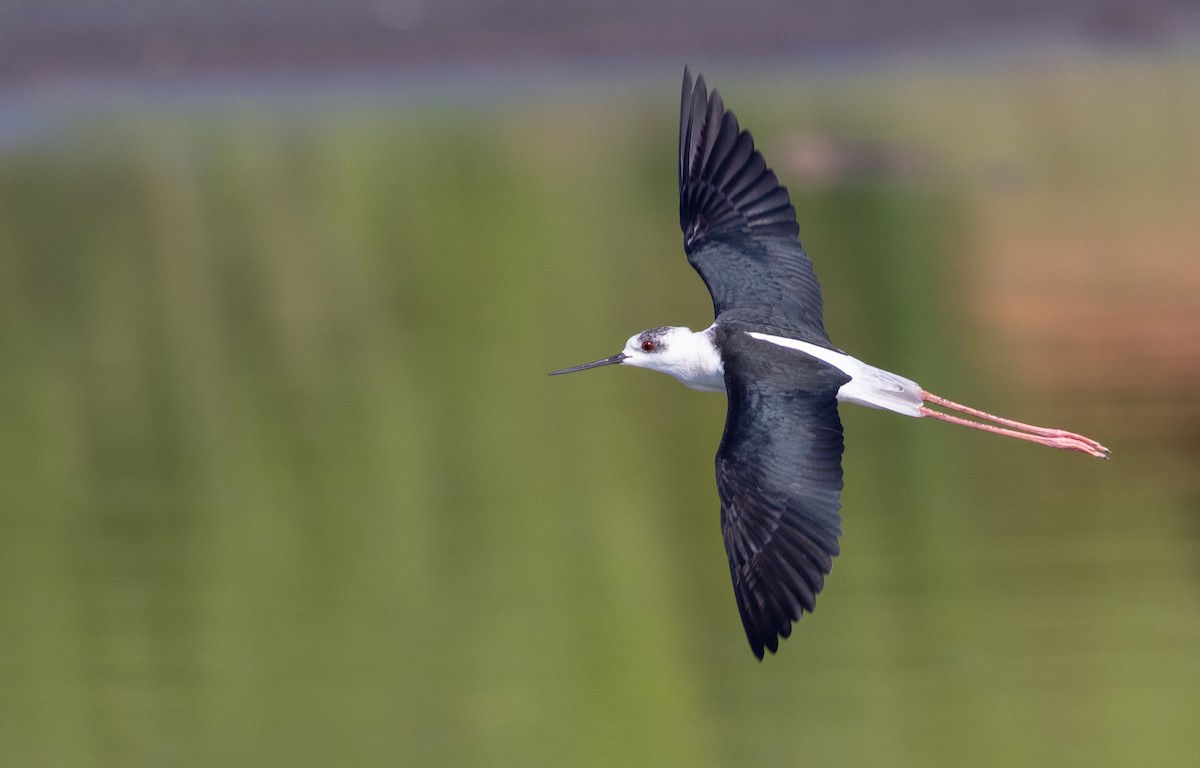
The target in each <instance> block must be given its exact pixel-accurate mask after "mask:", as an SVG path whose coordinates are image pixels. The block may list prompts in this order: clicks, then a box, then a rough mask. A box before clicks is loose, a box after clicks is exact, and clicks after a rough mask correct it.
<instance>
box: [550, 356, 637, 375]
mask: <svg viewBox="0 0 1200 768" xmlns="http://www.w3.org/2000/svg"><path fill="white" fill-rule="evenodd" d="M627 357H629V355H627V354H625V353H624V352H618V353H617V354H615V355H613V356H612V357H606V358H604V359H603V360H597V361H596V362H594V363H584V364H583V365H577V366H575V367H574V368H563V369H562V370H561V371H551V372H550V375H551V376H557V375H558V374H560V373H575V371H586V370H587V369H588V368H599V367H600V366H602V365H616V364H617V363H619V362H621V361H622V360H624V359H625V358H627Z"/></svg>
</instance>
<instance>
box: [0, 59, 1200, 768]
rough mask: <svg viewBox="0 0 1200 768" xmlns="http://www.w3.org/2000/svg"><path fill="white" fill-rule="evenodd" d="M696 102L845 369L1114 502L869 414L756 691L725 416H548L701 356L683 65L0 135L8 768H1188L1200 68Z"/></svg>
mask: <svg viewBox="0 0 1200 768" xmlns="http://www.w3.org/2000/svg"><path fill="white" fill-rule="evenodd" d="M690 61H691V63H692V64H693V66H694V67H696V68H698V69H699V70H700V71H703V72H704V73H705V75H706V76H707V77H708V79H709V81H710V82H711V83H713V84H715V85H716V86H717V87H719V88H720V89H721V90H722V92H723V94H724V96H725V98H726V101H727V103H728V104H729V105H730V106H731V107H732V108H733V109H734V110H735V111H736V112H737V114H738V116H739V117H740V118H741V120H742V123H743V125H746V126H748V127H750V128H751V129H752V130H753V131H754V133H755V136H756V138H757V140H758V143H759V146H760V148H761V149H762V150H763V151H764V153H765V154H766V157H767V159H768V161H769V162H770V164H771V165H772V166H773V167H774V168H775V170H776V171H777V172H778V174H779V175H780V177H781V179H782V180H783V181H784V182H785V183H786V184H787V185H788V186H789V188H790V190H791V192H792V195H793V201H794V203H795V205H796V208H797V211H798V213H799V218H800V223H801V234H802V237H803V239H804V240H805V243H806V245H807V247H808V250H809V253H810V255H811V256H812V257H813V260H814V262H815V263H816V267H817V272H818V274H819V276H820V277H821V279H822V281H823V285H824V289H825V299H826V306H827V316H826V325H827V327H828V328H829V331H830V333H831V336H832V337H833V339H834V341H835V342H836V343H838V344H839V345H840V346H842V347H843V348H845V349H847V350H849V351H851V352H852V353H854V354H856V355H857V356H859V357H862V358H863V359H866V360H868V361H871V362H873V363H875V364H877V365H881V366H883V367H886V368H889V369H891V370H894V371H897V372H899V373H902V374H904V375H907V376H910V377H913V378H916V379H917V380H919V381H920V382H921V383H922V384H923V385H924V386H926V387H927V388H929V389H931V390H932V391H935V392H939V393H941V394H944V395H946V396H948V397H951V398H954V399H957V400H962V401H966V402H968V403H972V404H975V405H978V406H980V407H983V408H987V409H989V410H993V411H995V412H998V413H1002V414H1005V415H1010V416H1013V417H1015V418H1021V419H1028V420H1031V421H1034V422H1037V423H1049V424H1052V425H1055V426H1062V427H1065V428H1068V429H1073V430H1078V431H1080V432H1083V433H1084V434H1087V435H1090V436H1093V437H1096V438H1098V439H1100V440H1101V441H1102V442H1104V443H1106V444H1107V445H1108V446H1109V447H1110V448H1111V449H1112V450H1113V458H1112V460H1111V461H1108V462H1102V461H1095V460H1091V459H1088V458H1086V457H1083V456H1080V455H1075V454H1061V455H1060V454H1059V453H1058V452H1054V451H1048V450H1045V449H1042V448H1038V447H1036V446H1030V445H1027V444H1023V443H1017V442H1016V441H1005V440H1000V439H997V438H994V437H991V436H986V435H982V434H977V433H972V432H968V431H966V430H957V429H953V428H950V427H947V426H946V425H944V424H939V423H926V422H924V421H916V420H911V419H903V418H900V417H897V416H895V415H889V414H885V413H881V412H875V411H866V410H863V409H855V408H852V407H847V408H843V409H842V410H843V419H844V422H845V430H846V444H847V450H846V456H845V473H846V483H847V487H846V491H845V494H844V499H843V514H844V517H845V524H844V530H845V536H844V538H843V541H842V548H843V553H842V556H841V557H840V558H839V559H838V560H837V562H836V564H835V569H834V573H833V575H832V577H831V578H830V579H829V581H828V582H827V587H826V590H825V593H824V594H823V595H822V597H821V599H820V601H819V608H818V610H817V612H816V614H814V615H813V616H809V617H806V618H805V620H804V621H802V622H801V623H800V624H799V625H798V626H797V627H796V632H795V634H794V636H793V637H792V638H791V639H790V640H788V641H787V642H786V643H784V644H783V646H782V647H781V650H780V653H779V655H778V656H776V657H768V658H767V659H766V660H765V661H764V662H763V663H761V664H760V663H758V662H756V661H755V660H754V658H753V656H752V655H751V653H750V651H749V649H748V647H747V645H746V642H745V639H744V636H743V633H742V629H741V626H740V623H739V621H738V617H737V611H736V608H735V606H734V602H733V598H732V592H731V589H730V587H729V576H728V569H727V566H726V563H725V556H724V552H723V550H722V546H721V538H720V533H719V527H718V516H717V500H716V494H715V484H714V480H713V472H712V457H713V453H714V451H715V449H716V445H717V442H718V440H719V437H720V434H721V428H722V423H723V419H724V399H723V398H721V397H718V396H713V395H705V394H701V393H696V392H692V391H690V390H686V389H683V388H681V387H680V386H679V385H678V384H676V383H675V382H673V381H671V380H670V379H668V378H666V377H661V376H652V375H649V374H645V373H642V372H634V371H618V370H615V369H608V370H603V371H595V372H591V373H588V374H580V375H579V376H578V377H571V378H569V379H550V378H548V377H547V376H546V375H545V374H546V372H547V371H549V370H552V369H555V368H560V367H564V366H567V365H572V364H575V363H579V362H584V361H587V360H592V359H596V358H598V357H601V356H605V355H608V354H612V353H613V352H615V351H617V350H618V349H619V348H620V347H621V345H622V344H623V343H624V340H625V338H626V337H627V336H629V335H630V334H632V333H634V332H636V331H638V330H640V329H642V328H645V327H649V326H654V325H659V324H687V325H690V326H691V327H693V328H702V327H704V326H706V325H707V324H708V323H709V322H710V320H711V307H710V304H709V300H708V296H707V294H706V292H705V291H704V288H703V285H702V283H701V282H700V280H699V279H698V277H696V276H695V274H694V273H693V272H692V271H691V270H690V268H689V267H688V265H687V263H686V260H685V259H684V257H683V255H682V250H681V246H680V241H681V237H680V233H679V231H678V222H677V198H676V194H677V193H676V188H675V184H676V181H675V162H676V160H675V158H676V146H675V143H676V138H677V133H676V132H677V122H676V121H677V99H678V81H679V76H680V71H681V70H682V64H683V62H682V61H680V62H678V63H676V62H674V61H672V62H670V63H663V64H648V65H645V66H641V67H634V68H621V67H618V68H615V69H609V70H605V71H604V73H603V74H600V75H595V74H591V75H583V74H581V73H580V72H575V73H574V74H570V73H567V74H560V75H558V76H555V77H551V78H545V77H541V78H538V77H530V78H528V82H526V79H525V78H523V77H522V76H521V75H520V74H519V73H518V74H517V75H513V76H494V75H493V76H489V75H481V74H477V75H472V76H470V77H466V78H465V79H464V78H463V77H462V76H461V75H455V76H452V77H449V78H448V79H446V80H438V79H436V78H435V79H433V80H427V79H420V78H418V79H417V80H416V81H414V80H405V81H402V82H401V84H400V85H397V86H394V87H393V86H389V85H388V84H387V79H386V78H383V79H382V80H380V81H373V82H372V84H370V85H369V87H348V86H345V84H344V83H342V84H339V82H325V83H320V84H317V85H314V86H311V87H303V88H299V89H293V90H290V91H288V90H287V89H283V90H284V91H285V93H284V94H283V95H280V94H279V91H278V90H277V89H276V88H275V87H274V86H272V85H271V84H270V83H269V82H267V83H261V82H260V83H258V84H256V85H255V84H252V85H251V86H250V87H248V88H234V89H230V90H222V89H220V88H217V89H215V90H204V89H198V90H199V91H200V92H199V93H198V94H197V93H196V92H191V93H189V92H184V93H183V94H182V95H179V94H172V95H170V96H164V94H162V93H158V92H155V91H153V90H151V92H150V93H149V94H148V95H147V94H145V93H140V92H138V91H137V90H136V89H134V91H133V92H132V95H131V92H119V93H118V94H117V96H118V97H115V98H108V97H107V96H106V95H105V92H103V91H101V93H100V94H99V95H97V94H96V93H94V92H93V93H89V94H88V95H87V96H86V97H82V96H81V97H80V98H78V99H77V100H76V101H71V100H70V99H68V100H67V102H66V103H65V104H59V103H55V104H46V103H42V102H37V101H36V100H35V102H34V103H33V106H30V104H29V103H28V102H25V103H23V105H22V104H18V106H17V107H14V106H13V104H12V103H10V104H9V105H8V107H7V110H8V115H9V116H10V117H11V116H12V115H14V114H15V115H17V116H18V117H20V118H21V119H19V120H17V119H11V120H9V121H8V122H7V123H3V124H4V125H6V126H9V128H8V130H7V131H6V132H5V133H4V134H3V136H0V139H2V142H0V355H2V357H0V360H2V365H0V623H2V625H3V631H0V755H3V762H4V763H5V764H7V765H31V766H32V765H47V766H49V765H54V766H83V765H103V766H109V765H111V766H130V765H178V766H192V765H195V766H212V765H222V766H242V765H245V766H250V765H255V766H259V765H280V766H284V765H286V766H319V765H363V766H368V765H380V766H383V765H422V766H424V765H429V766H435V765H447V766H459V765H489V766H535V765H547V766H549V765H554V766H559V765H594V766H614V765H629V766H633V765H693V766H726V765H744V764H782V765H793V764H804V765H848V766H849V765H854V766H878V765H901V766H961V765H974V766H1016V765H1021V766H1029V765H1047V766H1063V765H1080V766H1084V765H1086V766H1127V765H1156V766H1171V765H1190V764H1192V761H1194V759H1195V755H1196V754H1197V753H1198V752H1200V728H1197V722H1200V652H1198V651H1200V612H1198V611H1197V609H1198V608H1200V472H1198V471H1197V464H1198V462H1197V459H1198V457H1200V396H1198V395H1197V394H1196V386H1195V382H1196V380H1197V374H1198V373H1200V261H1198V260H1197V256H1196V255H1197V248H1198V247H1200V216H1197V211H1200V99H1197V98H1196V94H1197V93H1198V92H1200V55H1197V54H1196V53H1194V52H1191V51H1187V50H1185V51H1182V52H1180V51H1178V50H1169V51H1165V52H1164V51H1156V52H1151V53H1146V52H1138V51H1103V52H1095V51H1092V52H1086V51H1085V52H1074V53H1072V54H1070V55H1060V54H1057V53H1051V52H1046V53H1042V54H1038V55H1033V56H1017V57H1009V58H1004V59H1002V60H1001V61H994V60H991V61H987V62H984V63H979V62H975V61H972V60H971V58H970V57H963V56H946V55H943V56H942V57H940V58H939V57H919V56H917V57H906V56H890V57H885V58H882V59H873V60H867V61H865V62H856V63H855V64H853V65H852V66H828V65H826V66H822V67H808V66H804V65H803V64H802V63H794V64H787V63H786V62H783V63H781V62H778V61H776V62H773V63H771V64H769V65H761V66H759V65H755V64H753V63H747V62H744V61H743V62H741V63H736V62H732V61H726V60H722V61H719V62H716V63H715V64H711V65H709V64H708V62H705V61H698V60H697V59H691V60H690ZM414 82H415V83H417V84H416V85H414ZM347 93H349V95H346V94H347ZM76 95H77V96H80V94H76ZM110 95H111V94H110ZM80 103H82V106H81V105H80ZM0 107H3V105H2V104H0ZM18 107H19V108H18ZM3 114H4V109H0V115H3ZM14 126H15V127H14Z"/></svg>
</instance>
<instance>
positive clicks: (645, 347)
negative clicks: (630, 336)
mask: <svg viewBox="0 0 1200 768" xmlns="http://www.w3.org/2000/svg"><path fill="white" fill-rule="evenodd" d="M642 351H643V352H653V351H654V342H653V341H643V342H642Z"/></svg>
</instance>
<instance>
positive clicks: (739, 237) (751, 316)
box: [550, 67, 1109, 661]
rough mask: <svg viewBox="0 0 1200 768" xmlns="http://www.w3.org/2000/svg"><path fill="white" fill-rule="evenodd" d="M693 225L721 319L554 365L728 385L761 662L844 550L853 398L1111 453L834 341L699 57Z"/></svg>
mask: <svg viewBox="0 0 1200 768" xmlns="http://www.w3.org/2000/svg"><path fill="white" fill-rule="evenodd" d="M679 223H680V227H681V228H682V230H683V250H684V252H685V254H686V255H687V259H688V261H689V262H690V263H691V265H692V267H693V268H694V269H695V270H696V271H697V272H698V273H699V274H700V277H701V279H702V280H703V281H704V284H705V286H707V288H708V291H709V293H710V294H711V296H712V303H713V315H714V320H713V323H712V325H710V326H709V327H708V328H706V329H704V330H702V331H692V330H691V329H690V328H686V327H678V326H660V327H657V328H650V329H649V330H645V331H642V332H641V333H638V334H635V335H634V336H632V337H630V338H629V340H628V341H627V342H626V344H625V347H624V349H623V350H622V351H620V352H618V353H617V354H615V355H612V356H609V357H605V358H603V359H600V360H596V361H595V362H591V363H585V364H583V365H576V366H573V367H570V368H564V369H562V370H558V371H553V372H552V373H551V374H550V375H552V376H557V375H561V374H566V373H575V372H578V371H585V370H590V369H592V368H600V367H602V366H609V365H623V366H630V367H634V368H646V369H649V370H653V371H659V372H662V373H666V374H668V375H670V376H672V377H674V378H675V379H677V380H678V381H679V382H681V383H682V384H684V385H685V386H687V387H690V388H692V389H695V390H700V391H705V392H724V393H725V394H726V397H727V400H728V411H727V413H726V419H725V430H724V434H723V435H722V437H721V441H720V444H719V447H718V448H717V454H716V480H717V495H718V496H719V499H720V510H721V532H722V538H723V540H724V544H725V551H726V554H727V555H728V558H729V570H730V575H731V577H732V580H733V591H734V596H735V598H736V601H737V606H738V612H739V615H740V617H741V620H742V625H743V626H744V628H745V630H746V638H747V640H748V641H749V643H750V649H751V650H752V651H753V652H754V655H755V656H756V657H758V659H759V661H762V659H763V656H764V651H767V650H769V651H770V652H771V653H772V654H774V653H776V652H777V651H778V648H779V641H780V640H781V639H786V638H788V637H789V636H790V635H791V632H792V625H793V624H794V623H795V622H797V621H799V620H800V618H801V616H802V615H803V614H804V613H805V612H809V613H811V612H812V611H813V610H814V609H815V607H816V598H817V595H818V594H819V593H820V592H821V590H822V588H823V587H824V585H825V577H826V576H828V575H829V574H830V573H831V571H832V568H833V558H834V557H835V556H837V555H838V554H839V539H840V538H841V535H842V529H841V514H840V509H841V492H842V489H843V481H842V465H841V460H842V452H843V434H842V423H841V419H840V417H839V414H838V406H839V404H840V403H855V404H857V405H863V406H868V407H871V408H877V409H882V410H886V411H891V412H894V413H898V414H901V415H904V416H912V417H928V418H933V419H939V420H942V421H946V422H950V423H953V424H959V425H962V426H966V427H972V428H974V429H980V430H984V431H987V432H991V433H994V434H998V435H1005V436H1008V437H1014V438H1019V439H1021V440H1027V441H1030V442H1033V443H1039V444H1041V445H1045V446H1049V447H1052V448H1058V449H1062V450H1067V451H1077V452H1080V453H1085V454H1088V455H1091V456H1096V457H1100V458H1107V456H1108V455H1109V451H1108V449H1107V448H1105V447H1104V446H1103V445H1101V444H1100V443H1098V442H1096V441H1095V440H1092V439H1090V438H1087V437H1084V436H1083V435H1079V434H1075V433H1073V432H1067V431H1065V430H1061V429H1051V428H1046V427H1038V426H1034V425H1031V424H1025V423H1022V422H1019V421H1015V420H1012V419H1005V418H1001V417H999V416H995V415H993V414H990V413H987V412H985V411H982V410H979V409H977V408H971V407H968V406H965V405H961V404H959V403H956V402H953V401H951V400H948V399H946V398H943V397H939V396H937V395H934V394H932V393H930V392H928V391H926V390H925V389H923V388H922V387H921V385H919V384H918V383H916V382H915V381H913V380H911V379H908V378H905V377H903V376H899V375H897V374H895V373H891V372H890V371H886V370H884V369H882V368H878V367H875V366H873V365H870V364H868V363H865V362H863V361H861V360H859V359H857V358H855V357H852V356H850V355H849V354H847V353H846V352H844V351H842V350H841V349H839V348H838V347H836V346H834V344H833V343H832V342H831V341H830V340H829V336H828V334H827V333H826V331H825V325H824V321H823V307H822V299H821V288H820V285H819V284H818V282H817V277H816V274H815V272H814V270H813V265H812V262H811V261H810V260H809V257H808V255H807V254H806V253H805V250H804V246H803V245H802V244H801V242H800V238H799V232H800V228H799V224H798V222H797V219H796V210H795V208H794V207H793V205H792V202H791V198H790V196H789V194H788V191H787V188H786V187H784V186H782V185H781V184H780V183H779V180H778V178H777V177H776V175H775V173H774V172H773V171H772V170H771V169H770V168H768V167H767V164H766V161H765V160H764V159H763V156H762V153H761V152H759V151H758V149H756V148H755V145H754V139H753V138H752V137H751V135H750V133H749V131H746V130H743V129H742V128H741V127H740V126H739V124H738V120H737V118H736V117H735V116H734V114H733V112H731V111H729V110H728V109H726V108H725V104H724V101H723V100H722V98H721V96H720V94H719V93H718V92H717V90H716V89H713V90H712V91H711V92H709V90H708V88H707V87H706V85H705V82H704V77H703V75H700V76H698V77H697V78H696V79H695V81H693V79H692V75H691V71H690V68H689V67H685V68H684V73H683V92H682V96H681V99H680V116H679ZM935 408H936V409H935ZM937 409H940V410H937ZM947 411H953V412H955V413H948V412H947ZM956 414H961V415H956Z"/></svg>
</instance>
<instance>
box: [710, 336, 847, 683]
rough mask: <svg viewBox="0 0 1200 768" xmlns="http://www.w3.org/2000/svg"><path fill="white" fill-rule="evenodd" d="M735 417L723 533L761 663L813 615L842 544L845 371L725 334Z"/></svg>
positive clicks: (722, 458) (720, 486) (725, 441)
mask: <svg viewBox="0 0 1200 768" xmlns="http://www.w3.org/2000/svg"><path fill="white" fill-rule="evenodd" d="M719 333H721V334H722V336H723V338H722V352H723V356H724V361H725V386H726V389H727V390H728V393H729V414H728V416H727V418H726V421H725V435H724V437H722V439H721V447H720V449H718V451H717V491H718V493H719V495H720V497H721V531H722V534H723V536H724V539H725V550H726V552H727V554H728V555H729V570H730V573H731V575H732V576H733V591H734V594H735V596H736V597H737V604H738V611H739V612H740V613H741V616H742V623H743V624H744V625H745V627H746V637H747V638H748V639H749V641H750V647H751V648H752V649H753V651H754V653H755V655H757V656H758V658H760V659H761V658H762V657H763V649H764V648H767V649H770V651H771V652H772V653H774V652H775V651H776V649H777V648H778V647H779V640H778V638H779V637H788V636H789V635H790V634H791V633H792V622H794V621H798V620H799V619H800V616H801V613H802V612H803V611H812V610H813V607H814V605H815V601H816V596H817V594H818V593H819V592H820V591H821V588H822V587H823V586H824V584H825V575H826V574H828V573H829V572H830V570H831V569H832V567H833V557H834V556H835V555H837V553H838V537H839V536H840V535H841V517H840V516H839V515H838V509H839V507H840V506H841V490H842V464H841V459H842V423H841V420H840V419H839V418H838V411H837V391H838V388H839V387H840V386H841V385H842V384H844V383H846V381H848V380H849V379H848V377H847V376H846V375H845V374H843V373H842V372H841V371H839V370H837V369H836V368H833V367H832V366H829V365H826V364H825V363H823V362H821V361H819V360H816V359H814V358H812V357H809V356H808V355H805V354H803V353H801V352H797V351H794V350H790V349H786V348H783V347H779V346H777V345H774V344H771V343H769V342H764V341H757V340H754V339H752V338H751V337H749V336H747V335H746V334H745V333H742V332H740V331H738V330H736V329H734V328H722V329H721V330H720V331H719Z"/></svg>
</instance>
